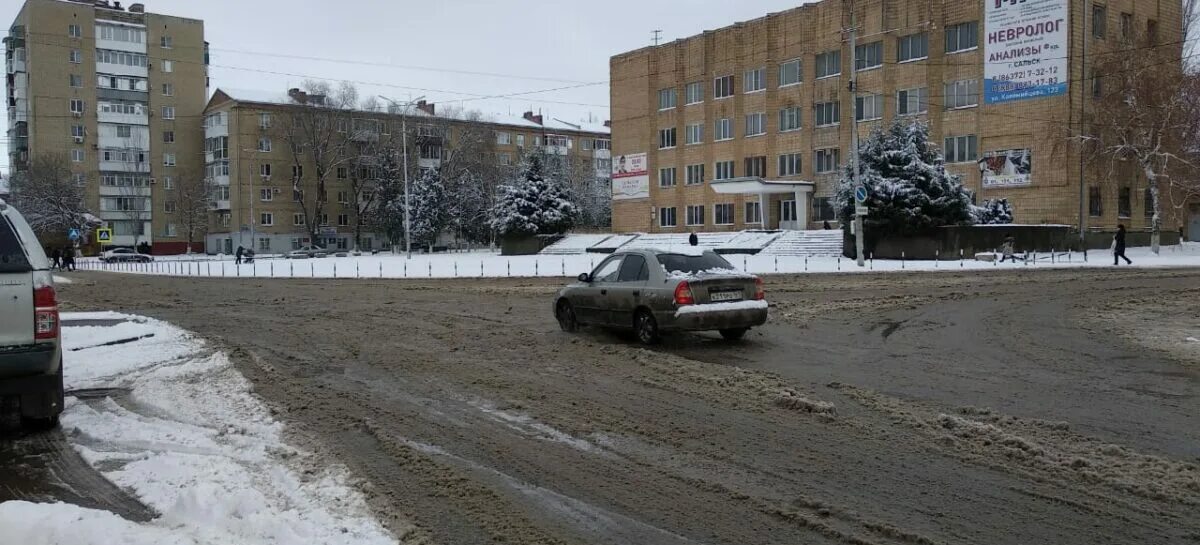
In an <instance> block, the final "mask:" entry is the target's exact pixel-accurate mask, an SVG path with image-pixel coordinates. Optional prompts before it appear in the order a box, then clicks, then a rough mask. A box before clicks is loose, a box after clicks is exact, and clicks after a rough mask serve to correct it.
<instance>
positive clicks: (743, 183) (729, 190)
mask: <svg viewBox="0 0 1200 545" xmlns="http://www.w3.org/2000/svg"><path fill="white" fill-rule="evenodd" d="M814 185H815V184H814V183H813V182H805V181H801V180H764V179H762V178H759V177H757V176H745V177H741V178H729V179H725V180H713V181H711V182H709V186H711V187H712V190H713V191H714V192H716V193H722V194H750V193H792V192H795V191H801V192H805V193H810V192H812V190H813V186H814Z"/></svg>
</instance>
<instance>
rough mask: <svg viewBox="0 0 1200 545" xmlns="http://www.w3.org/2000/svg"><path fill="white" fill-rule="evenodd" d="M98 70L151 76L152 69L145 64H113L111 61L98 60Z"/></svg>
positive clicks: (107, 72)
mask: <svg viewBox="0 0 1200 545" xmlns="http://www.w3.org/2000/svg"><path fill="white" fill-rule="evenodd" d="M96 72H98V73H100V74H112V75H114V76H136V77H139V78H147V77H150V69H149V68H147V67H145V66H129V65H125V64H113V63H110V62H97V63H96Z"/></svg>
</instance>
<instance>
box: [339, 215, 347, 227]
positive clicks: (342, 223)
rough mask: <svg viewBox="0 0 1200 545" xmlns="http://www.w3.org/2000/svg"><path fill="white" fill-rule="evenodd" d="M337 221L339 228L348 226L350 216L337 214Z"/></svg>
mask: <svg viewBox="0 0 1200 545" xmlns="http://www.w3.org/2000/svg"><path fill="white" fill-rule="evenodd" d="M337 220H338V225H339V226H341V227H345V226H347V225H350V214H338V218H337Z"/></svg>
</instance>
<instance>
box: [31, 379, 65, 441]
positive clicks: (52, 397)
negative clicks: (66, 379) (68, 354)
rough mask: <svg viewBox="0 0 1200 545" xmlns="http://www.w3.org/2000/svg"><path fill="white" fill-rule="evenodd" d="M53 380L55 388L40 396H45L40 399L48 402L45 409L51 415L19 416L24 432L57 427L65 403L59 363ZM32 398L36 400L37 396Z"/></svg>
mask: <svg viewBox="0 0 1200 545" xmlns="http://www.w3.org/2000/svg"><path fill="white" fill-rule="evenodd" d="M55 379H56V380H55V386H54V387H53V388H51V389H50V391H47V392H43V393H42V394H41V395H42V396H45V397H43V398H42V401H43V402H46V401H49V402H50V403H46V405H45V408H46V409H48V410H49V412H50V413H51V414H50V415H49V416H41V415H39V416H35V417H30V416H25V415H21V427H22V428H24V429H25V430H27V431H35V432H39V431H49V430H52V429H54V428H55V427H57V426H58V415H59V414H60V413H61V412H62V410H63V407H64V405H65V403H66V399H65V397H66V396H65V392H64V388H63V368H62V364H61V363H60V364H59V366H58V374H57V375H56V376H55ZM34 396H35V397H34V399H37V397H36V396H37V394H34ZM46 398H49V399H46ZM51 404H53V407H51V406H50V405H51ZM39 412H42V411H39ZM35 414H36V413H35ZM43 414H44V413H43Z"/></svg>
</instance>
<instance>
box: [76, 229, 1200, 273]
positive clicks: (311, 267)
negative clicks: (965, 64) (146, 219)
mask: <svg viewBox="0 0 1200 545" xmlns="http://www.w3.org/2000/svg"><path fill="white" fill-rule="evenodd" d="M614 238H615V237H614ZM605 244H607V242H605ZM1128 256H1129V258H1130V259H1132V260H1133V266H1134V267H1200V244H1197V243H1187V244H1183V245H1177V246H1164V247H1163V248H1162V252H1161V254H1160V255H1154V254H1153V253H1151V252H1150V249H1149V248H1130V249H1129V251H1128ZM605 257H606V255H605V254H579V255H524V256H502V255H499V254H495V253H484V252H477V253H446V254H432V255H429V254H414V255H413V257H412V259H406V258H405V257H404V256H403V255H391V254H380V255H364V256H357V257H353V256H352V257H327V258H321V259H256V260H255V261H254V263H251V264H247V265H240V266H239V265H235V264H234V263H233V262H232V261H215V260H213V261H196V262H191V261H165V262H164V261H156V262H154V263H148V264H138V263H118V264H111V265H105V264H103V263H99V262H98V261H96V260H84V261H81V262H80V263H79V265H80V268H81V269H83V270H107V271H113V272H127V273H135V274H159V275H171V276H197V277H239V276H241V277H260V278H270V277H276V278H289V277H291V278H333V277H336V278H470V277H491V278H497V277H499V278H502V277H531V276H545V277H573V276H577V275H578V274H579V273H581V272H590V271H591V270H593V269H594V268H595V266H596V265H597V264H598V263H600V262H601V261H603V260H604V258H605ZM724 257H725V259H727V260H729V262H730V263H732V264H733V265H734V266H735V267H737V268H738V269H740V270H743V271H746V272H750V273H755V274H774V273H781V274H782V273H788V274H794V273H807V272H813V273H829V272H860V271H938V270H964V269H966V270H996V269H1001V268H1009V269H1012V268H1025V267H1112V266H1113V265H1112V254H1110V253H1109V252H1108V251H1107V250H1093V251H1091V252H1088V255H1087V261H1086V262H1085V261H1084V256H1083V254H1080V253H1078V252H1058V253H1056V254H1054V255H1050V254H1046V253H1042V254H1031V260H1030V261H1029V262H1017V263H1011V262H1009V263H997V262H985V261H975V260H972V259H970V256H967V259H964V260H961V261H959V260H945V261H901V260H882V259H878V260H869V261H868V263H867V266H865V267H863V268H861V269H860V268H858V267H857V266H856V265H855V263H854V261H853V260H850V259H846V258H844V257H843V258H838V257H807V258H806V257H800V256H773V255H761V254H760V255H749V254H733V255H725V256H724ZM1121 266H1122V267H1124V266H1125V265H1124V262H1122V265H1121Z"/></svg>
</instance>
